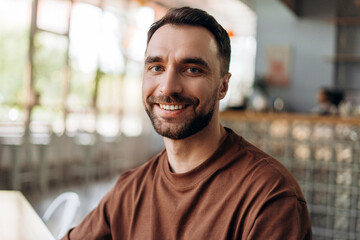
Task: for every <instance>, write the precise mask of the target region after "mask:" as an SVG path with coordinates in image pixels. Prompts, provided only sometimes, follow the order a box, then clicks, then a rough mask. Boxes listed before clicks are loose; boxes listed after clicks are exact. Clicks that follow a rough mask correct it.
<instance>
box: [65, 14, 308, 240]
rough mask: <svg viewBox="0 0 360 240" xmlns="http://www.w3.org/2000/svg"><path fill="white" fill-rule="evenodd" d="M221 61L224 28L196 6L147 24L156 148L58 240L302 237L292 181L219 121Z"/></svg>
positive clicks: (224, 86) (147, 88) (147, 102)
mask: <svg viewBox="0 0 360 240" xmlns="http://www.w3.org/2000/svg"><path fill="white" fill-rule="evenodd" d="M229 62H230V40H229V37H228V35H227V33H226V31H225V30H224V29H223V28H222V27H221V26H220V25H219V24H218V23H217V22H216V20H215V19H214V18H213V17H212V16H210V15H208V14H207V13H206V12H204V11H202V10H199V9H193V8H189V7H184V8H178V9H171V10H169V11H168V13H167V14H166V15H165V16H164V17H163V18H162V19H160V20H159V21H157V22H155V23H154V24H153V25H152V27H151V28H150V30H149V33H148V45H147V49H146V53H145V66H144V76H143V102H144V106H145V109H146V112H147V113H148V115H149V117H150V120H151V122H152V124H153V126H154V129H155V130H156V131H157V132H158V133H159V134H160V135H162V136H163V139H164V143H165V149H164V150H163V151H162V152H161V153H159V154H158V155H157V156H155V157H154V158H153V159H151V160H150V161H149V162H147V163H146V164H144V165H143V166H140V167H139V168H137V169H134V170H131V171H128V172H126V173H124V174H123V175H122V176H120V178H119V180H118V181H117V183H116V185H115V186H114V187H113V188H112V190H111V191H110V192H109V193H108V194H107V195H106V196H105V197H104V198H103V200H102V201H101V203H100V204H99V206H98V207H97V208H96V209H95V210H93V211H92V212H91V213H90V214H89V215H88V216H87V217H86V218H85V219H84V221H83V222H82V223H81V224H80V225H79V226H77V227H76V228H74V229H72V230H70V231H69V233H68V234H67V236H65V237H64V239H136V240H138V239H146V240H148V239H153V240H161V239H186V240H189V239H196V240H198V239H216V240H218V239H260V240H264V239H273V240H275V239H279V240H282V239H286V240H289V239H311V227H310V220H309V214H308V211H307V206H306V202H305V200H304V197H303V195H302V193H301V190H300V188H299V186H298V184H297V182H296V181H295V179H294V178H293V177H292V176H291V174H290V173H289V172H288V171H287V170H286V168H285V167H283V166H282V165H281V164H280V163H279V162H278V161H276V160H275V159H273V158H272V157H270V156H269V155H267V154H265V153H264V152H262V151H261V150H259V149H257V148H256V147H254V146H253V145H251V144H250V143H248V142H247V141H246V140H245V139H243V138H242V137H240V136H238V135H236V134H235V133H234V132H233V131H232V130H230V129H228V128H224V127H223V126H222V125H221V124H220V120H219V101H220V100H221V99H223V98H224V96H225V94H226V92H227V90H228V83H229V79H230V76H231V74H230V73H229V72H228V70H229Z"/></svg>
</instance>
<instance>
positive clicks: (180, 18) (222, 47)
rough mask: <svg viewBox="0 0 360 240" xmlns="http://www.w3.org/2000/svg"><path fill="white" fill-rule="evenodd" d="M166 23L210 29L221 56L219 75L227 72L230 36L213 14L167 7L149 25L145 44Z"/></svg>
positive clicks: (187, 8)
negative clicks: (165, 10) (161, 14)
mask: <svg viewBox="0 0 360 240" xmlns="http://www.w3.org/2000/svg"><path fill="white" fill-rule="evenodd" d="M166 24H173V25H190V26H200V27H204V28H206V29H207V30H208V31H210V32H211V33H212V34H213V36H214V37H215V40H216V44H217V47H218V52H219V57H220V58H221V68H220V71H221V75H222V76H223V75H225V74H226V73H228V71H229V64H230V54H231V47H230V38H229V35H228V34H227V32H226V30H225V29H224V28H223V27H222V26H221V25H220V24H219V23H218V22H217V21H216V20H215V18H214V17H213V16H211V15H210V14H208V13H207V12H205V11H203V10H201V9H197V8H190V7H182V8H172V9H169V10H168V11H167V13H166V15H165V16H164V17H163V18H161V19H160V20H158V21H156V22H155V23H153V24H152V25H151V27H150V29H149V31H148V38H147V44H149V42H150V39H151V37H152V36H153V35H154V33H155V32H156V31H157V30H158V29H159V28H160V27H162V26H164V25H166Z"/></svg>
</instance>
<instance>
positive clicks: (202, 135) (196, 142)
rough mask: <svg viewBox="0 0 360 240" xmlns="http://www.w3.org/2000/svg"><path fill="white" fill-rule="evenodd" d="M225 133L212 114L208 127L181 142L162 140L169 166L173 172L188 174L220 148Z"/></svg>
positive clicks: (168, 139)
mask: <svg viewBox="0 0 360 240" xmlns="http://www.w3.org/2000/svg"><path fill="white" fill-rule="evenodd" d="M225 137H226V131H225V129H224V127H223V126H222V125H221V124H220V122H219V119H218V117H217V116H216V115H215V114H214V116H213V119H212V120H211V121H210V123H209V125H208V126H206V127H205V128H204V129H202V130H201V131H199V132H198V133H196V134H194V135H192V136H190V137H187V138H185V139H181V140H173V139H170V138H164V143H165V148H166V151H167V155H168V159H169V164H170V167H171V169H172V171H173V172H175V173H184V172H188V171H190V170H192V169H194V168H195V167H197V166H199V165H200V164H201V163H203V162H204V161H206V160H207V159H208V158H209V157H210V156H211V155H212V154H213V153H214V152H215V151H216V150H217V148H218V147H219V146H220V144H221V143H222V142H223V141H224V139H225Z"/></svg>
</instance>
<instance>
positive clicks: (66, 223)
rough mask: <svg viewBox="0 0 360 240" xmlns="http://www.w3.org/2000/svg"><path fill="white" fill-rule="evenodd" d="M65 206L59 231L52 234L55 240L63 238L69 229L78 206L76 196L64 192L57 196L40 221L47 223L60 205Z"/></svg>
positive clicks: (78, 202)
mask: <svg viewBox="0 0 360 240" xmlns="http://www.w3.org/2000/svg"><path fill="white" fill-rule="evenodd" d="M63 203H64V204H65V206H64V209H63V211H62V214H61V217H60V219H59V225H58V226H59V229H58V231H57V233H56V234H54V236H55V238H56V239H60V238H61V237H63V236H64V235H65V234H66V232H67V231H68V230H69V228H70V227H71V225H72V223H73V221H74V218H75V216H76V213H77V211H78V209H79V206H80V200H79V196H78V194H76V193H74V192H64V193H62V194H60V195H59V196H57V197H56V198H55V200H54V201H53V202H52V203H51V204H50V206H49V207H48V208H47V210H46V211H45V213H44V215H43V217H42V219H43V221H44V222H45V223H47V222H48V221H49V220H50V218H51V217H52V215H53V214H54V213H55V211H56V210H57V209H58V208H59V207H60V206H61V205H62V204H63Z"/></svg>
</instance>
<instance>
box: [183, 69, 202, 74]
mask: <svg viewBox="0 0 360 240" xmlns="http://www.w3.org/2000/svg"><path fill="white" fill-rule="evenodd" d="M186 71H187V72H188V73H200V72H201V70H200V69H198V68H188V69H186Z"/></svg>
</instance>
